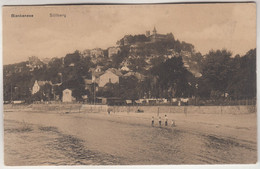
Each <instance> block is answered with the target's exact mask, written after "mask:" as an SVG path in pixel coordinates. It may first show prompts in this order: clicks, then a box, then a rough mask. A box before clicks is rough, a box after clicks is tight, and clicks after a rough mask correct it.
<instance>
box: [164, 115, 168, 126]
mask: <svg viewBox="0 0 260 169" xmlns="http://www.w3.org/2000/svg"><path fill="white" fill-rule="evenodd" d="M164 118H165V126H168V117H167V115H166V114H165V116H164Z"/></svg>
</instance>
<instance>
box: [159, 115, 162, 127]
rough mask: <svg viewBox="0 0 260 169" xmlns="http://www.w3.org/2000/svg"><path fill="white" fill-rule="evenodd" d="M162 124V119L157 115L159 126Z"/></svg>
mask: <svg viewBox="0 0 260 169" xmlns="http://www.w3.org/2000/svg"><path fill="white" fill-rule="evenodd" d="M161 125H162V120H161V117H159V126H160V127H161Z"/></svg>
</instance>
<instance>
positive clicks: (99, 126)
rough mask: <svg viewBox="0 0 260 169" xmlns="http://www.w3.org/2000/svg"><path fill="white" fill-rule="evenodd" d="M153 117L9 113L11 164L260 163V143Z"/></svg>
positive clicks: (6, 145)
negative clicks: (155, 120)
mask: <svg viewBox="0 0 260 169" xmlns="http://www.w3.org/2000/svg"><path fill="white" fill-rule="evenodd" d="M149 122H150V119H140V118H138V119H136V118H133V117H127V116H126V117H120V116H112V115H111V116H105V115H95V114H88V115H87V114H57V113H56V114H55V113H53V114H51V113H42V112H41V113H36V112H26V111H23V112H15V111H14V112H8V113H5V117H4V160H5V164H6V165H10V166H14V165H15V166H23V165H125V164H126V165H135V164H141V165H142V164H145V165H146V164H233V163H237V164H241V163H242V164H245V163H255V162H256V159H257V151H256V143H255V142H251V141H248V140H242V141H241V140H235V139H232V138H228V137H223V136H219V135H215V134H210V133H207V134H206V133H199V132H193V131H189V130H185V129H183V128H181V127H178V126H177V127H175V128H171V127H158V126H155V127H151V126H150V123H149Z"/></svg>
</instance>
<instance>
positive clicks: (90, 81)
mask: <svg viewBox="0 0 260 169" xmlns="http://www.w3.org/2000/svg"><path fill="white" fill-rule="evenodd" d="M84 83H85V85H88V84H92V79H84Z"/></svg>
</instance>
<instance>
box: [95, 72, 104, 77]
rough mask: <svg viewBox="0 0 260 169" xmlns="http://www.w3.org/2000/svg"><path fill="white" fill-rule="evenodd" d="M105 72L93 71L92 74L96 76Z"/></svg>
mask: <svg viewBox="0 0 260 169" xmlns="http://www.w3.org/2000/svg"><path fill="white" fill-rule="evenodd" d="M103 74H104V72H92V76H95V77H99V76H101V75H103Z"/></svg>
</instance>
